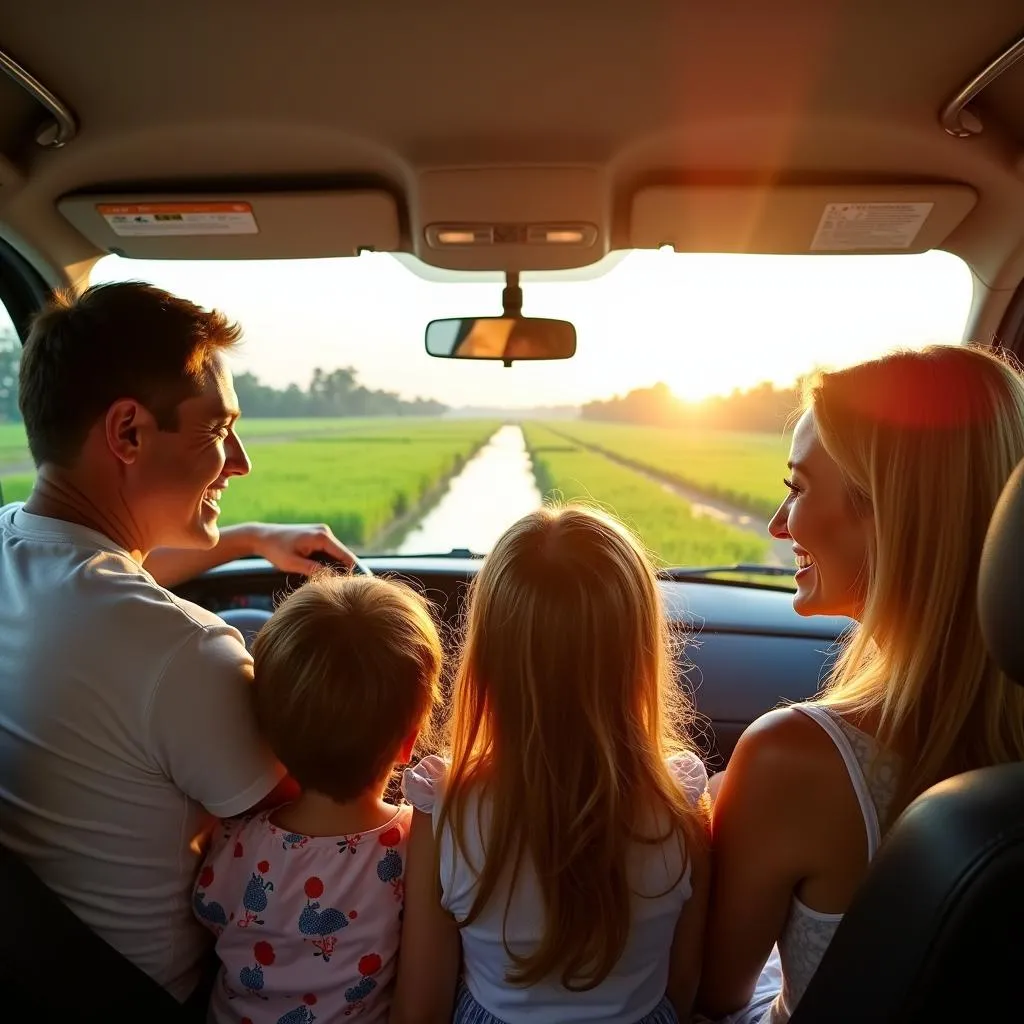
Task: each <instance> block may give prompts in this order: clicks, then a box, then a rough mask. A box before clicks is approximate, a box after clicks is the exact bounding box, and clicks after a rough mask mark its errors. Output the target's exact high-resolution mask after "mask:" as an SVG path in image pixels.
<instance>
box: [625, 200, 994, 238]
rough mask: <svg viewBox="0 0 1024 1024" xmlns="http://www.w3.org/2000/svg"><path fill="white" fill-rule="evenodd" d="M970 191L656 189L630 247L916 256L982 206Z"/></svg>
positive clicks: (640, 207) (640, 209)
mask: <svg viewBox="0 0 1024 1024" xmlns="http://www.w3.org/2000/svg"><path fill="white" fill-rule="evenodd" d="M977 198H978V197H977V193H976V192H975V191H974V189H972V188H970V187H969V186H967V185H960V184H931V185H849V186H847V185H806V186H801V185H783V186H777V187H773V188H764V187H756V186H731V185H730V186H721V187H719V186H710V185H656V186H650V187H646V188H643V189H641V190H639V191H638V192H636V193H635V194H634V196H633V201H632V208H631V214H630V227H629V244H630V246H631V247H633V248H636V249H656V248H659V247H660V246H662V245H671V246H673V247H674V248H675V249H676V251H677V252H753V253H822V254H827V253H915V252H926V251H927V250H929V249H935V248H937V247H938V246H940V245H942V243H943V242H944V241H945V240H946V239H947V238H948V237H949V235H950V234H951V232H952V231H953V230H954V229H955V228H956V227H957V225H958V224H959V223H960V222H961V221H962V220H963V219H964V217H966V216H967V214H968V213H969V212H970V210H971V208H972V207H973V206H974V204H975V203H976V202H977Z"/></svg>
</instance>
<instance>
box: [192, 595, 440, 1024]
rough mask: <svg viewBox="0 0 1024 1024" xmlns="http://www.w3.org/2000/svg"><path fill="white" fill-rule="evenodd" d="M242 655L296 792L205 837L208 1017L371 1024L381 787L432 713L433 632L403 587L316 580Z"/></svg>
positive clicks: (395, 824) (393, 947) (390, 931)
mask: <svg viewBox="0 0 1024 1024" xmlns="http://www.w3.org/2000/svg"><path fill="white" fill-rule="evenodd" d="M253 653H254V660H255V670H254V671H255V681H254V684H253V685H254V699H255V703H256V711H257V717H258V720H259V723H260V728H261V730H262V732H263V735H264V737H265V738H266V739H267V741H268V743H269V744H270V746H271V748H272V749H273V751H274V753H275V754H276V755H277V757H278V758H279V759H280V760H281V762H282V764H283V765H284V766H285V767H286V768H287V769H288V772H289V774H290V776H291V777H292V778H293V779H294V780H295V781H296V782H297V783H298V784H299V786H300V787H301V789H302V794H301V796H300V797H299V798H298V799H297V800H295V802H294V803H290V804H285V805H284V806H281V807H278V808H276V809H274V810H272V811H264V812H262V813H258V814H256V815H254V816H251V817H249V818H247V819H241V820H239V819H236V820H233V821H226V822H223V823H222V826H221V827H220V828H219V830H218V831H216V832H215V833H214V846H213V848H212V849H211V851H210V854H209V856H208V857H207V858H206V861H205V863H204V865H203V867H202V870H201V871H200V874H199V878H198V882H197V884H196V888H195V893H194V896H193V907H194V910H195V913H196V916H197V917H198V918H199V920H200V921H202V922H203V924H205V925H206V926H207V927H208V928H210V929H211V931H213V933H214V934H215V935H216V936H217V942H216V951H217V955H218V956H219V958H220V960H221V963H222V965H223V966H222V968H221V971H220V974H219V975H218V978H217V981H216V982H215V984H214V990H213V996H212V999H211V1003H210V1019H211V1020H213V1021H216V1022H217V1024H227V1022H242V1021H249V1022H251V1024H263V1022H268V1024H269V1022H273V1024H309V1022H310V1021H313V1020H320V1021H324V1022H326V1021H332V1020H343V1019H344V1018H345V1017H348V1016H352V1015H355V1014H359V1015H360V1019H361V1021H365V1022H372V1021H384V1020H386V1019H387V1015H388V1009H389V1002H390V997H391V990H392V983H393V979H394V973H395V963H396V956H397V953H398V941H399V931H400V921H401V916H402V901H403V864H404V860H405V854H406V844H407V840H408V834H409V819H410V817H411V813H412V809H411V808H410V807H407V806H406V807H403V808H398V807H394V806H392V805H391V804H388V803H386V802H385V801H384V800H383V792H384V789H385V787H386V785H387V782H388V779H389V777H390V776H391V774H392V771H393V769H394V766H395V765H396V764H402V763H407V762H408V761H409V760H410V757H411V753H412V749H413V745H414V743H415V741H416V737H417V733H418V732H419V730H420V729H421V727H422V726H423V725H424V724H425V722H426V720H427V717H428V715H429V714H430V712H431V710H432V708H433V705H434V701H435V699H436V695H437V690H438V679H439V676H440V671H441V647H440V642H439V639H438V635H437V630H436V629H435V627H434V624H433V622H432V620H431V617H430V614H429V612H428V611H427V607H426V605H425V603H424V602H423V601H422V600H421V599H420V598H419V597H418V596H417V595H416V594H415V593H414V592H413V591H411V590H409V589H408V588H406V587H404V586H401V585H398V584H395V583H389V582H385V581H384V580H379V579H373V578H370V577H365V576H363V577H360V576H354V577H338V576H318V577H317V578H315V579H313V580H311V581H310V582H308V583H306V584H305V585H304V586H302V587H300V588H299V589H298V590H296V591H295V592H294V593H293V594H291V595H290V596H289V597H288V598H287V599H286V600H285V601H284V602H283V603H282V604H281V605H280V607H279V608H278V609H277V611H276V612H275V613H274V615H273V617H272V618H271V619H270V620H269V621H268V622H267V624H266V625H265V626H264V627H263V629H262V630H261V631H260V634H259V636H258V637H257V638H256V643H255V645H254V652H253Z"/></svg>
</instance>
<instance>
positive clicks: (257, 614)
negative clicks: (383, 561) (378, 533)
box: [220, 552, 373, 652]
mask: <svg viewBox="0 0 1024 1024" xmlns="http://www.w3.org/2000/svg"><path fill="white" fill-rule="evenodd" d="M309 557H310V560H311V561H313V562H318V563H319V564H320V565H325V566H328V567H329V568H331V569H335V570H337V571H338V572H340V573H347V572H349V569H348V567H347V566H345V565H342V564H341V563H340V562H337V561H335V560H334V559H333V558H331V557H330V556H329V555H325V554H323V553H322V552H321V553H317V554H315V555H310V556H309ZM351 572H352V575H353V576H372V575H373V573H372V572H371V571H370V567H369V566H368V565H366V564H365V563H363V562H360V561H359V559H358V558H357V559H356V560H355V562H354V563H353V565H352V569H351ZM220 617H221V618H222V619H223V620H224V621H225V622H226V623H227V624H228V625H229V626H234V627H235V629H237V630H238V632H239V633H241V634H242V639H243V640H244V641H245V646H246V649H247V650H248V651H250V652H251V651H252V642H253V640H255V639H256V634H257V633H258V632H259V631H260V630H261V629H262V628H263V624H264V623H265V622H266V621H267V619H269V618H270V612H268V611H264V610H263V609H262V608H226V609H225V610H224V611H222V612H221V613H220Z"/></svg>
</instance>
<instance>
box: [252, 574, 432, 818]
mask: <svg viewBox="0 0 1024 1024" xmlns="http://www.w3.org/2000/svg"><path fill="white" fill-rule="evenodd" d="M253 657H254V660H255V682H254V693H255V704H256V717H257V720H258V721H259V725H260V730H261V731H262V733H263V736H264V738H265V739H266V740H267V742H268V743H269V744H270V747H271V749H272V750H273V751H274V753H275V755H276V756H277V758H278V760H279V761H280V762H281V763H282V764H283V765H284V766H285V768H287V769H288V772H289V774H290V775H291V776H292V777H293V778H294V779H295V781H296V782H298V783H299V785H300V786H302V788H303V789H311V790H315V791H316V792H318V793H323V794H324V795H325V796H328V797H330V798H331V799H333V800H336V801H338V802H344V801H347V800H353V799H355V798H356V797H358V796H360V795H362V794H363V793H366V792H367V791H368V790H369V789H370V787H372V786H375V785H377V784H380V783H382V782H384V781H385V780H386V778H387V776H388V773H389V771H390V770H391V768H392V766H393V765H394V763H395V758H396V757H397V755H398V752H399V750H400V748H401V746H402V743H403V742H404V741H405V740H406V739H408V738H409V737H410V736H411V735H412V734H413V732H415V731H416V730H419V729H422V728H423V727H424V725H426V724H427V721H428V718H429V715H430V713H431V711H432V710H433V707H434V703H435V701H436V700H437V695H438V680H439V678H440V675H441V642H440V639H439V637H438V634H437V628H436V627H435V625H434V622H433V619H432V618H431V616H430V612H429V610H428V607H427V603H426V602H425V601H424V600H423V598H421V597H420V596H419V595H418V594H417V593H416V592H415V591H413V590H412V589H411V588H409V587H407V586H405V585H404V584H401V583H394V582H391V581H388V580H381V579H375V578H373V577H367V576H337V575H334V574H331V573H330V572H327V573H326V574H320V575H318V576H316V577H315V578H313V579H311V580H310V581H309V582H307V583H305V584H303V585H302V586H301V587H299V588H298V590H296V591H295V592H294V593H292V594H291V595H290V596H289V597H287V598H286V599H285V600H284V601H283V602H282V604H281V605H280V606H279V607H278V609H277V611H275V612H274V614H273V616H272V617H271V619H270V620H269V621H268V622H267V624H266V625H265V626H264V627H263V629H261V630H260V633H259V635H258V636H257V638H256V642H255V644H254V645H253Z"/></svg>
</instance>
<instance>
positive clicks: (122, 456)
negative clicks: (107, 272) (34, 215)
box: [0, 283, 352, 1001]
mask: <svg viewBox="0 0 1024 1024" xmlns="http://www.w3.org/2000/svg"><path fill="white" fill-rule="evenodd" d="M240 333H241V332H240V329H239V327H238V326H237V325H236V324H232V323H230V322H229V321H228V320H226V319H225V318H224V317H223V316H222V315H221V314H220V313H217V312H208V311H206V310H203V309H201V308H200V307H198V306H195V305H193V304H192V303H190V302H186V301H184V300H182V299H179V298H175V297H174V296H172V295H169V294H168V293H166V292H163V291H160V290H158V289H156V288H151V287H149V286H147V285H142V284H136V283H127V284H110V285H102V286H98V287H95V288H90V289H89V290H88V291H87V292H85V293H84V294H83V295H82V296H81V297H80V298H77V299H76V298H73V297H68V296H59V297H57V298H56V299H55V300H54V301H53V302H52V304H51V305H50V306H49V308H47V309H46V310H45V311H43V312H42V313H41V314H40V316H39V317H38V318H37V320H36V322H35V324H34V326H33V328H32V332H31V335H30V337H29V339H28V341H27V343H26V345H25V350H24V354H23V358H22V365H21V382H20V405H21V411H22V416H23V418H24V421H25V429H26V433H27V435H28V442H29V447H30V449H31V451H32V455H33V458H34V460H35V462H36V465H37V467H38V475H37V478H36V483H35V486H34V488H33V490H32V493H31V495H30V497H29V499H28V501H26V502H25V504H24V505H17V504H16V505H8V506H6V507H5V508H4V509H2V510H0V843H2V844H3V845H5V846H7V847H9V848H10V849H12V850H13V851H14V852H15V853H17V854H19V855H20V856H21V857H22V858H23V859H24V860H25V861H26V862H27V863H28V864H29V865H30V866H31V867H32V868H33V869H34V870H35V871H36V873H37V874H38V875H39V876H40V877H41V878H42V880H43V881H44V882H45V883H46V884H47V885H49V886H50V887H51V888H52V889H53V890H55V891H56V892H57V893H58V894H59V895H60V896H61V897H62V898H63V899H64V900H65V902H67V903H68V904H69V905H70V907H71V908H72V909H73V910H74V911H75V912H76V913H77V914H78V915H79V917H81V918H82V919H83V920H84V921H85V922H86V923H87V924H88V925H90V926H91V927H92V928H93V929H94V930H95V931H97V932H98V933H99V934H100V935H101V936H103V937H104V938H105V939H106V940H107V941H108V942H110V943H111V944H112V945H113V946H114V947H115V948H117V949H119V950H120V951H121V952H122V953H123V954H125V955H126V956H127V957H129V958H130V959H131V960H133V961H134V962H135V963H136V964H138V965H139V966H140V967H141V968H143V969H144V970H145V971H147V972H148V973H149V974H150V975H151V976H152V977H153V978H155V979H156V980H157V981H158V982H160V983H161V984H162V985H164V986H165V987H166V988H167V989H168V990H169V991H170V992H171V993H172V994H173V995H174V996H175V997H177V998H178V999H179V1000H182V1001H184V1000H185V999H187V998H188V996H189V995H190V993H191V992H192V991H193V990H194V989H195V988H196V986H197V982H198V980H199V976H200V964H201V961H202V958H203V954H204V952H205V950H206V945H205V933H204V930H203V929H202V928H200V927H199V926H198V924H197V923H196V922H194V921H193V919H192V911H191V901H190V896H191V887H192V881H193V876H194V872H195V868H196V864H197V859H198V856H199V848H198V845H197V844H196V843H195V842H194V839H195V837H196V836H198V835H199V834H200V833H201V832H202V830H203V828H204V826H205V825H206V824H207V823H208V821H209V815H211V814H212V815H216V816H219V817H230V816H233V815H236V814H240V813H242V812H243V811H247V810H249V809H250V808H252V807H254V806H255V805H258V804H260V803H261V802H264V803H266V802H269V801H271V800H274V799H275V798H276V796H277V795H278V794H279V793H280V784H282V781H283V776H284V771H283V769H282V767H281V766H280V765H279V764H278V763H277V762H276V761H275V759H274V758H273V757H272V756H271V754H270V753H269V751H268V750H267V748H266V747H265V746H264V744H263V743H262V741H261V740H260V738H259V735H258V733H257V730H256V727H255V722H254V717H253V713H252V710H251V708H250V705H249V691H248V685H249V682H250V680H251V674H252V661H251V659H250V658H249V655H248V654H247V653H246V651H245V648H244V646H243V644H242V638H241V636H240V635H239V634H238V633H237V632H236V631H235V630H234V629H231V628H230V627H228V626H227V625H226V624H225V623H224V622H222V621H221V620H220V619H219V618H218V617H217V616H216V615H213V614H212V613H210V612H207V611H205V610H204V609H202V608H199V607H197V606H196V605H193V604H190V603H188V602H185V601H182V600H180V599H178V598H177V597H175V596H174V595H173V594H171V593H170V592H169V591H168V590H167V589H165V588H166V587H168V586H171V585H173V584H175V583H177V582H180V581H182V580H184V579H187V578H189V577H190V576H193V575H195V574H197V573H200V572H202V571H204V570H205V569H208V568H210V567H212V566H213V565H216V564H218V563H220V562H223V561H227V560H229V559H231V558H237V557H241V556H244V555H247V554H259V555H262V556H264V557H266V558H269V559H270V560H271V561H273V562H274V563H275V564H277V565H278V566H279V567H280V568H282V569H285V570H286V571H293V572H294V571H302V572H305V571H309V570H310V569H311V568H312V567H314V566H315V564H316V563H314V562H312V561H310V560H309V557H308V556H310V555H312V554H315V553H316V552H318V551H323V552H326V553H327V554H329V555H331V556H333V557H334V558H336V559H339V560H342V561H345V562H351V561H352V556H351V554H350V553H349V552H348V551H347V550H346V549H345V548H344V547H342V545H341V544H340V543H339V542H338V541H337V539H336V538H335V537H334V536H333V534H332V533H331V532H330V530H328V529H327V528H326V527H322V526H321V527H301V526H300V527H280V526H266V525H255V524H254V525H250V526H240V527H234V528H229V529H225V530H223V531H220V530H218V526H217V519H218V515H219V513H220V506H219V501H220V498H221V496H222V494H223V493H224V490H225V489H226V488H227V487H228V486H229V484H230V481H231V480H232V478H234V477H237V476H243V475H245V474H246V473H248V472H249V469H250V464H249V460H248V457H247V456H246V453H245V450H244V449H243V447H242V444H241V442H240V441H239V439H238V436H237V434H236V432H235V428H236V424H237V421H238V416H239V409H238V403H237V399H236V397H235V393H234V389H233V386H232V379H231V373H230V372H229V370H228V368H227V364H226V362H225V355H226V353H227V352H228V351H229V350H230V349H231V347H232V346H233V345H234V344H235V343H236V342H237V340H238V338H239V336H240ZM275 787H277V789H275ZM69 955H74V953H73V951H69Z"/></svg>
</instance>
